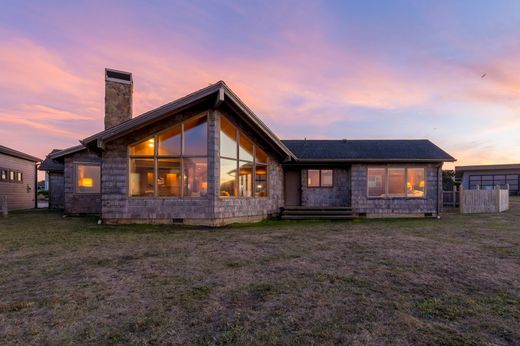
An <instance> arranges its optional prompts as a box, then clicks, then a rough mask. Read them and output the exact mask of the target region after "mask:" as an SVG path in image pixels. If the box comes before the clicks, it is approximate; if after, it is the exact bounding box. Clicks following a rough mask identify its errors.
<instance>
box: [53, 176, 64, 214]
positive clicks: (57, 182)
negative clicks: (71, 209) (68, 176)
mask: <svg viewBox="0 0 520 346" xmlns="http://www.w3.org/2000/svg"><path fill="white" fill-rule="evenodd" d="M64 207H65V178H64V175H63V172H49V208H51V209H63V208H64Z"/></svg>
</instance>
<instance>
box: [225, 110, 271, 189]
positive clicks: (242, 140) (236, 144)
mask: <svg viewBox="0 0 520 346" xmlns="http://www.w3.org/2000/svg"><path fill="white" fill-rule="evenodd" d="M267 163H268V162H267V154H266V153H265V152H264V151H262V149H260V148H259V147H258V146H257V145H255V144H254V143H253V141H251V140H250V139H249V138H248V137H247V136H246V135H244V134H243V133H241V132H240V131H238V130H237V128H236V127H235V126H234V125H233V124H232V123H231V122H230V121H229V120H227V119H226V118H224V117H221V118H220V196H221V197H237V196H238V197H266V196H267V194H268V189H267V185H268V169H267V167H268V166H267Z"/></svg>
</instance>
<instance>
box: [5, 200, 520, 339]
mask: <svg viewBox="0 0 520 346" xmlns="http://www.w3.org/2000/svg"><path fill="white" fill-rule="evenodd" d="M95 221H96V220H95V219H93V218H62V217H61V216H60V215H59V214H58V213H53V212H48V211H33V212H23V213H13V214H12V215H10V217H9V218H8V219H4V220H0V293H1V294H0V344H70V343H72V344H78V343H81V344H85V343H87V344H99V343H101V344H118V343H125V344H127V343H136V344H147V343H150V344H157V343H159V344H162V343H170V344H181V343H182V344H186V343H187V344H338V343H345V344H347V343H348V344H400V345H401V344H454V345H455V344H456V345H461V344H468V345H477V344H519V343H520V328H519V326H520V226H519V225H520V200H518V199H517V200H514V201H513V206H512V209H511V210H510V211H509V212H507V213H503V214H500V215H472V216H461V215H457V214H455V213H453V214H447V215H446V216H445V217H444V218H443V219H442V220H432V219H420V220H386V221H381V220H357V221H354V222H309V223H299V222H265V223H262V224H257V225H254V226H245V225H242V226H235V227H230V228H226V229H221V230H218V231H215V232H212V231H208V230H207V229H201V230H199V229H195V228H179V227H178V226H143V225H140V226H117V227H116V226H99V225H97V224H96V222H95Z"/></svg>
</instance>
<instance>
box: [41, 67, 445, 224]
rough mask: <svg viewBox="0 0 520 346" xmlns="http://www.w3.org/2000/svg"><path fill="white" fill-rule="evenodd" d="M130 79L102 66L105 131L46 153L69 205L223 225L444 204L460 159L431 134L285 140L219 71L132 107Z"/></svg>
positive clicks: (430, 210)
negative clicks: (201, 84) (445, 184)
mask: <svg viewBox="0 0 520 346" xmlns="http://www.w3.org/2000/svg"><path fill="white" fill-rule="evenodd" d="M132 90H133V80H132V75H131V73H128V72H123V71H116V70H111V69H106V70H105V130H104V131H101V132H99V133H96V134H94V135H92V136H90V137H87V138H84V139H82V140H81V141H80V143H81V145H79V146H75V147H71V148H68V149H65V150H62V151H57V152H53V153H51V154H49V156H48V158H47V159H48V160H51V161H53V162H54V163H56V164H57V165H61V166H60V169H63V171H61V170H59V169H57V170H56V173H58V172H60V174H61V175H58V174H57V176H56V180H57V181H58V182H56V183H55V182H54V181H53V180H51V184H50V195H51V196H53V195H54V196H56V195H57V194H63V207H64V209H65V213H67V214H83V213H96V214H100V216H101V218H102V220H103V222H106V223H172V222H183V223H190V224H202V225H210V226H219V225H224V224H228V223H232V222H248V221H257V220H262V219H264V218H267V217H270V216H274V215H279V214H280V212H281V211H282V210H284V209H285V210H287V209H296V210H298V208H300V209H301V211H302V212H301V214H303V215H309V209H313V208H314V209H322V210H327V209H330V210H332V211H333V212H335V211H337V212H343V213H350V214H352V215H353V216H356V215H363V216H364V215H366V216H395V215H397V216H437V215H439V214H440V212H441V208H442V200H441V199H442V197H441V196H442V195H441V194H442V184H441V179H442V174H441V173H442V171H441V169H442V165H443V162H446V161H449V162H452V161H455V159H454V158H453V157H452V156H450V155H449V154H447V153H446V152H445V151H443V150H442V149H440V148H439V147H437V146H436V145H435V144H433V143H432V142H430V141H428V140H425V139H420V140H346V139H342V140H305V139H303V140H280V139H279V138H278V137H277V136H276V135H275V134H274V133H273V132H272V131H271V129H269V128H268V127H267V126H266V125H265V124H264V123H263V122H262V121H261V120H260V119H259V118H258V117H257V116H256V115H255V114H254V113H253V111H252V110H251V109H250V108H249V107H248V106H247V105H246V104H244V102H242V101H241V100H240V99H239V98H238V96H237V95H236V94H235V93H234V92H233V91H232V90H231V89H230V88H229V87H228V86H227V85H226V84H225V83H224V82H222V81H219V82H217V83H215V84H212V85H210V86H207V87H205V88H203V89H200V90H198V91H195V92H193V93H191V94H189V95H187V96H185V97H182V98H180V99H178V100H175V101H173V102H171V103H168V104H165V105H163V106H161V107H159V108H156V109H153V110H150V111H148V112H146V113H144V114H141V115H139V116H137V117H133V118H132ZM56 167H57V166H56ZM59 179H62V180H61V181H60V180H59ZM311 214H312V213H311Z"/></svg>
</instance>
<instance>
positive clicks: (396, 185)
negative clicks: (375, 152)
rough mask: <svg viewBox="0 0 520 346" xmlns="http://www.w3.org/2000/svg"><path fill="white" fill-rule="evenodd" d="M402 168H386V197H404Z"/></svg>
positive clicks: (403, 173) (403, 172)
mask: <svg viewBox="0 0 520 346" xmlns="http://www.w3.org/2000/svg"><path fill="white" fill-rule="evenodd" d="M404 187H405V170H404V168H388V193H387V195H388V197H405V195H406V192H405V188H404Z"/></svg>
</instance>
